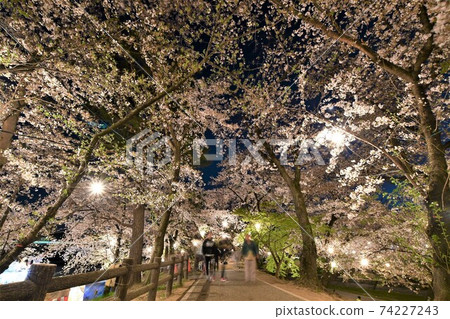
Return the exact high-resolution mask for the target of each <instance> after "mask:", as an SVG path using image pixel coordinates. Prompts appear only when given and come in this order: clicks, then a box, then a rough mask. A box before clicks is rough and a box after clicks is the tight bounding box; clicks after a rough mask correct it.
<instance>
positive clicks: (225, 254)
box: [219, 238, 233, 281]
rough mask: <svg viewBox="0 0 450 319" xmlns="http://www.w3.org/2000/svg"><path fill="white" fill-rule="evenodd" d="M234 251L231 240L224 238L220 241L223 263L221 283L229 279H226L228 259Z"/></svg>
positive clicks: (220, 253)
mask: <svg viewBox="0 0 450 319" xmlns="http://www.w3.org/2000/svg"><path fill="white" fill-rule="evenodd" d="M232 251H233V244H232V243H231V240H230V239H228V238H222V240H221V241H219V256H220V261H221V263H222V270H221V275H220V280H221V281H227V278H226V277H225V268H226V265H228V258H229V257H230V255H231V253H232Z"/></svg>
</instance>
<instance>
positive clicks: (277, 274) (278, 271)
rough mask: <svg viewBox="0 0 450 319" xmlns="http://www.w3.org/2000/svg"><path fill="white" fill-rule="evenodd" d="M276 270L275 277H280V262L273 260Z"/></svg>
mask: <svg viewBox="0 0 450 319" xmlns="http://www.w3.org/2000/svg"><path fill="white" fill-rule="evenodd" d="M275 265H276V270H275V277H276V278H280V270H281V262H279V263H278V262H275Z"/></svg>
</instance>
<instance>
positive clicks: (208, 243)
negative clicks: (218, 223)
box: [202, 232, 219, 281]
mask: <svg viewBox="0 0 450 319" xmlns="http://www.w3.org/2000/svg"><path fill="white" fill-rule="evenodd" d="M202 253H203V255H204V256H205V266H206V276H207V277H208V280H211V281H213V280H214V277H213V276H211V274H210V273H211V270H213V271H214V269H210V268H211V267H210V263H211V260H213V259H214V261H216V260H217V259H218V256H219V251H218V249H217V245H216V243H215V242H214V240H212V233H211V232H208V234H206V239H205V241H204V242H203V246H202ZM214 267H216V265H214Z"/></svg>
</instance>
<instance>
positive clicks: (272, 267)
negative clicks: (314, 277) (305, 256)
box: [266, 256, 300, 278]
mask: <svg viewBox="0 0 450 319" xmlns="http://www.w3.org/2000/svg"><path fill="white" fill-rule="evenodd" d="M266 270H267V271H268V272H270V273H272V274H275V273H276V271H277V263H276V262H275V260H274V259H273V257H272V256H269V257H268V258H267V264H266ZM279 275H280V278H286V277H291V278H299V277H300V267H299V266H297V264H296V263H295V260H294V259H292V258H290V257H286V258H285V259H284V260H283V261H282V262H281V266H280V273H279Z"/></svg>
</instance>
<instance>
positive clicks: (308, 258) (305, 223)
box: [290, 183, 320, 286]
mask: <svg viewBox="0 0 450 319" xmlns="http://www.w3.org/2000/svg"><path fill="white" fill-rule="evenodd" d="M293 186H294V187H293V188H291V189H290V191H291V194H292V198H293V200H294V207H295V214H296V215H297V219H298V222H299V224H300V226H301V228H302V242H303V247H302V254H301V256H300V266H301V268H302V270H303V272H304V280H305V282H306V283H308V284H310V285H312V286H320V281H319V277H318V276H317V249H316V243H315V241H314V235H313V231H312V227H311V223H310V222H309V217H308V212H307V210H306V204H305V198H304V197H303V193H302V190H301V188H300V185H299V184H298V183H296V184H295V185H293Z"/></svg>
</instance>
